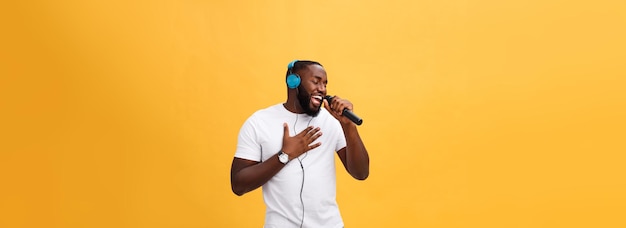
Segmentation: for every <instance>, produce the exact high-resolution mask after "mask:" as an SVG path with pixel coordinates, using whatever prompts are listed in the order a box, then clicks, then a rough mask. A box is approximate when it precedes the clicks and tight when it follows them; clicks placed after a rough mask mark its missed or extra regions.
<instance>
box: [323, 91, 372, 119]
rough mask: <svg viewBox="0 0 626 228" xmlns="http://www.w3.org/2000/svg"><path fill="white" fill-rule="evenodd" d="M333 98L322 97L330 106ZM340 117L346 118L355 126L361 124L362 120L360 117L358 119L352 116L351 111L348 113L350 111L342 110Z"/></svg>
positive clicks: (354, 115)
mask: <svg viewBox="0 0 626 228" xmlns="http://www.w3.org/2000/svg"><path fill="white" fill-rule="evenodd" d="M333 98H334V97H332V96H326V97H324V99H326V100H327V101H328V103H329V104H330V102H332V101H333ZM342 115H343V116H345V117H346V118H348V119H349V120H351V121H352V122H353V123H355V124H356V125H361V124H363V119H361V117H358V116H357V115H356V114H354V113H353V112H352V111H350V109H347V108H344V109H343V112H342Z"/></svg>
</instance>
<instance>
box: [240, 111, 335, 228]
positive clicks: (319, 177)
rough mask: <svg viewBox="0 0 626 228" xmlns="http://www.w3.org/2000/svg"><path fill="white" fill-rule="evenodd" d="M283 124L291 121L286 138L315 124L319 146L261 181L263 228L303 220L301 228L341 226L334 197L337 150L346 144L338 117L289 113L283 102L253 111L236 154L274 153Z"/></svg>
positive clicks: (279, 144) (296, 224)
mask: <svg viewBox="0 0 626 228" xmlns="http://www.w3.org/2000/svg"><path fill="white" fill-rule="evenodd" d="M283 123H287V124H288V125H289V136H294V135H296V134H297V133H300V132H301V131H303V130H304V129H305V128H306V127H307V126H314V127H319V128H320V131H321V132H322V136H321V137H319V138H318V139H317V140H316V141H315V142H314V143H316V142H321V143H322V144H321V145H320V146H319V147H317V148H315V149H313V150H310V151H308V152H307V153H304V154H303V155H301V156H300V157H299V158H297V159H293V160H291V161H290V162H289V163H287V165H285V167H283V169H281V170H280V171H279V172H278V173H277V174H276V175H275V176H274V177H272V179H270V180H269V181H268V182H267V183H265V184H264V185H263V199H264V201H265V205H266V213H265V228H274V227H280V228H288V227H300V224H301V223H303V226H302V227H324V228H326V227H328V228H334V227H343V220H342V219H341V214H340V213H339V207H338V206H337V201H336V176H335V175H336V173H335V152H336V151H338V150H340V149H342V148H344V147H346V139H345V136H344V134H343V130H342V129H341V125H340V124H339V121H337V119H335V118H334V117H333V116H332V115H330V113H328V111H326V109H324V108H322V109H321V110H320V113H319V115H317V117H311V116H309V115H307V114H295V113H292V112H290V111H288V110H287V109H285V107H284V106H283V105H282V104H277V105H273V106H270V107H268V108H266V109H262V110H259V111H257V112H255V113H254V114H253V115H252V116H250V117H249V118H248V119H247V120H246V122H245V123H244V124H243V126H242V127H241V130H240V132H239V137H238V142H237V151H236V152H235V157H237V158H243V159H247V160H252V161H258V162H262V161H265V160H267V159H268V158H270V157H272V156H273V155H274V154H276V153H278V152H279V151H280V149H281V148H282V142H283ZM275 159H277V158H275ZM301 164H302V166H301ZM303 211H304V214H303Z"/></svg>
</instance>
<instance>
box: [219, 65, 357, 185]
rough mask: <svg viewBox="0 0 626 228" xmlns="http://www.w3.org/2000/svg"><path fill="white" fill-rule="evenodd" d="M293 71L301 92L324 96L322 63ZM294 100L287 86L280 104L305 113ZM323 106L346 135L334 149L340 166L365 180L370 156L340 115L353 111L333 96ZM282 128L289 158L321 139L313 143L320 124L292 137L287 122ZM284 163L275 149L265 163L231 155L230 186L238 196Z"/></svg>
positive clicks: (295, 96)
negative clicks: (282, 101) (298, 79)
mask: <svg viewBox="0 0 626 228" xmlns="http://www.w3.org/2000/svg"><path fill="white" fill-rule="evenodd" d="M296 73H297V74H298V75H300V78H301V80H302V81H301V86H300V88H299V89H301V90H306V91H303V92H307V93H308V94H310V95H311V96H314V95H319V96H322V97H324V96H325V95H326V84H327V83H328V79H327V76H326V71H325V70H324V68H323V67H322V66H319V65H315V64H313V65H309V66H307V67H306V68H304V69H302V70H300V71H298V72H296ZM297 99H298V98H297V91H296V89H288V93H287V101H286V102H285V103H284V104H283V105H284V106H285V108H286V109H287V110H289V111H291V112H293V113H304V109H303V108H302V107H301V106H300V103H299V102H298V100H297ZM287 104H289V105H287ZM292 104H295V105H292ZM323 105H324V108H326V110H328V112H330V114H331V115H332V116H333V117H335V118H336V119H337V120H339V123H340V124H341V127H342V129H343V132H344V135H345V136H346V144H347V145H346V147H344V148H342V149H340V150H339V151H337V155H338V156H339V159H341V162H342V163H343V166H344V167H345V168H346V171H348V173H349V174H350V175H351V176H352V177H354V178H355V179H357V180H365V179H367V177H368V176H369V155H368V153H367V150H366V149H365V145H364V144H363V141H362V140H361V136H359V132H358V130H357V127H356V125H355V124H354V123H353V122H352V121H350V119H348V118H346V117H344V116H343V115H342V112H343V110H344V109H346V108H347V109H349V110H353V105H352V103H350V101H348V100H345V99H342V98H340V97H338V96H335V97H334V98H333V99H332V103H331V104H328V101H326V100H323ZM309 106H310V107H309V108H311V109H317V108H319V105H318V106H316V105H315V104H314V103H313V102H309ZM283 129H284V132H283V143H282V151H283V152H285V153H286V154H288V155H289V160H290V161H291V160H292V159H295V158H297V157H299V156H300V155H302V154H304V153H306V152H308V151H309V150H312V149H315V148H317V147H319V146H320V145H321V142H315V140H317V139H318V138H319V137H320V136H321V135H322V129H320V128H319V127H313V126H309V127H308V128H306V129H304V130H303V131H301V132H299V133H298V134H297V135H295V136H293V137H290V136H289V129H288V126H287V123H283ZM284 166H285V164H283V163H281V162H280V161H279V159H278V151H276V154H275V155H274V156H272V157H270V158H269V159H267V160H265V161H264V162H257V161H251V160H246V159H241V158H234V159H233V163H232V166H231V170H230V182H231V188H232V190H233V192H234V193H235V194H236V195H239V196H241V195H243V194H245V193H247V192H250V191H252V190H255V189H257V188H259V187H261V186H262V185H263V184H265V183H266V182H267V181H269V180H270V179H271V178H272V177H273V176H274V175H275V174H276V173H278V172H279V171H280V170H281V169H282V168H283V167H284Z"/></svg>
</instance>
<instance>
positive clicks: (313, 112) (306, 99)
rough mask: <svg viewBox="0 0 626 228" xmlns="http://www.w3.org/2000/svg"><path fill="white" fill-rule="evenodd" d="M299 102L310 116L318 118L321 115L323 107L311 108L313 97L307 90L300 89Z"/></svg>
mask: <svg viewBox="0 0 626 228" xmlns="http://www.w3.org/2000/svg"><path fill="white" fill-rule="evenodd" d="M298 91H299V92H298V102H300V107H302V109H303V110H304V113H306V114H307V115H309V116H312V117H316V116H317V115H318V114H320V110H321V109H322V106H321V105H320V106H319V107H317V108H311V95H310V94H309V93H307V92H306V90H304V89H301V88H298Z"/></svg>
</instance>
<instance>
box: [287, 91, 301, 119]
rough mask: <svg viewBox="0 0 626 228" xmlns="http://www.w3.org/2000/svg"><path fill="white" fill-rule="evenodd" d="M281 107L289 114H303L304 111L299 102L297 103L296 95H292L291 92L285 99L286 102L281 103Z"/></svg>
mask: <svg viewBox="0 0 626 228" xmlns="http://www.w3.org/2000/svg"><path fill="white" fill-rule="evenodd" d="M283 106H284V107H285V108H286V109H287V110H288V111H290V112H293V113H298V114H302V113H304V109H303V108H302V106H300V102H299V101H298V98H297V97H296V94H295V93H293V94H292V93H291V91H290V93H289V96H288V97H287V101H285V103H283Z"/></svg>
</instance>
